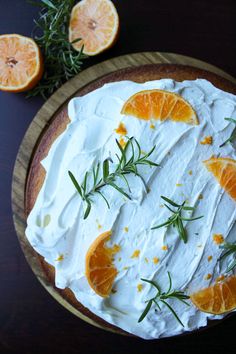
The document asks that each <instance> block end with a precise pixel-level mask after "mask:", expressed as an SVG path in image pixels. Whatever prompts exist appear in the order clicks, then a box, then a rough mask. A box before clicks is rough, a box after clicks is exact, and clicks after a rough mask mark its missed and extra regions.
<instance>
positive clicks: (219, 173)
mask: <svg viewBox="0 0 236 354" xmlns="http://www.w3.org/2000/svg"><path fill="white" fill-rule="evenodd" d="M203 163H204V165H205V167H206V168H207V169H208V171H210V172H211V173H212V174H213V176H214V177H215V178H216V179H217V181H218V183H219V184H220V186H221V187H222V188H224V190H225V191H226V192H227V193H228V194H229V195H230V196H231V198H233V199H234V200H235V201H236V160H233V159H230V158H227V157H211V158H210V159H209V160H206V161H203Z"/></svg>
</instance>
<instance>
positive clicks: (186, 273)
mask: <svg viewBox="0 0 236 354" xmlns="http://www.w3.org/2000/svg"><path fill="white" fill-rule="evenodd" d="M146 89H162V90H167V91H170V92H175V93H178V94H179V95H181V96H182V97H183V98H184V99H186V100H187V101H188V102H189V103H190V104H191V105H192V107H193V108H194V110H195V111H196V114H197V116H198V119H199V125H195V126H194V125H188V124H184V123H179V122H178V123H177V122H173V121H170V120H166V121H164V122H160V121H155V122H150V121H144V120H139V119H137V118H135V117H132V116H124V115H121V113H120V111H121V108H122V106H123V104H124V102H125V101H126V100H127V99H128V98H129V97H130V96H131V95H133V94H134V93H136V92H138V91H141V90H146ZM68 115H69V118H70V120H71V122H70V123H69V124H68V126H67V128H66V130H65V131H64V132H63V133H62V134H61V135H60V136H59V137H58V138H57V139H56V140H55V142H54V143H53V145H52V147H51V149H50V151H49V154H48V156H47V157H46V158H45V159H44V160H43V161H42V162H41V163H42V165H43V167H44V169H45V171H46V178H45V180H44V183H43V186H42V188H41V190H40V192H39V194H38V198H37V200H36V203H35V205H34V207H33V209H32V211H31V213H30V215H29V217H28V220H27V224H28V225H27V229H26V235H27V238H28V240H29V242H30V243H31V245H32V247H33V248H34V249H35V250H36V251H37V252H38V253H39V254H40V255H42V256H43V257H44V258H45V260H46V262H48V263H49V264H51V265H53V266H54V267H55V284H56V286H57V287H58V288H61V289H64V288H65V287H68V288H70V289H71V290H72V291H73V293H74V294H75V296H76V298H77V299H78V301H79V302H80V303H81V304H83V305H84V306H85V307H87V308H88V309H89V310H90V311H92V312H93V313H95V314H96V315H97V316H100V317H101V318H103V319H104V320H106V321H107V322H109V323H111V324H114V325H116V326H118V327H120V328H122V329H124V330H125V331H128V332H131V333H133V334H135V335H137V336H140V337H142V338H145V339H153V338H159V337H167V336H173V335H176V334H179V333H181V332H183V331H192V330H194V329H197V328H199V327H202V326H205V325H206V324H207V319H209V318H210V319H219V318H221V317H222V316H214V315H210V314H207V313H203V312H200V311H199V310H198V309H197V308H196V307H194V305H193V304H191V302H190V306H189V307H187V306H185V305H184V304H182V303H181V302H179V301H176V300H175V299H173V300H171V301H170V302H169V303H170V304H171V305H172V306H173V308H174V309H175V311H176V313H177V314H178V316H179V317H180V319H181V321H182V322H183V324H184V328H183V327H182V326H181V325H180V324H179V323H178V322H177V321H176V319H175V317H174V316H173V315H172V313H171V312H170V311H169V309H168V308H166V307H165V306H164V307H162V311H161V312H160V311H156V309H155V307H154V306H153V307H152V308H151V310H150V311H149V313H148V315H147V316H146V317H145V319H144V320H143V321H142V322H140V323H138V319H139V317H140V315H141V313H142V312H143V310H144V308H145V306H146V303H145V301H146V300H147V299H150V297H152V295H153V289H152V288H151V287H150V285H149V284H146V283H143V282H142V281H141V280H140V279H141V278H147V279H150V280H155V281H157V282H158V284H159V285H160V286H161V288H162V289H163V290H166V288H167V287H168V277H167V271H169V272H170V274H171V277H172V280H173V288H175V289H178V290H182V291H185V292H186V293H192V292H194V291H197V290H200V289H202V288H204V287H207V286H209V285H210V284H211V283H212V282H214V281H215V279H216V278H217V277H219V276H220V275H221V274H224V271H225V270H226V267H227V262H228V260H227V261H226V262H225V263H223V264H220V263H219V262H217V259H218V257H219V255H220V253H221V249H220V248H219V245H217V244H216V243H215V242H214V239H213V235H214V234H221V235H223V237H224V239H225V240H227V241H233V240H234V241H235V234H236V226H235V220H236V208H235V201H233V200H232V199H231V198H230V197H229V196H228V195H227V193H225V192H224V190H223V189H222V188H221V187H220V185H219V184H218V183H217V181H216V180H215V178H214V177H213V176H212V175H211V174H210V173H209V172H208V171H207V170H206V168H205V167H204V165H203V163H202V161H203V160H206V159H208V158H210V157H211V156H212V155H216V156H222V157H231V158H234V159H235V158H236V154H235V150H234V149H233V147H232V145H231V144H226V145H225V146H224V147H222V148H219V145H220V144H221V143H222V142H224V141H225V140H226V139H227V138H228V137H229V136H230V134H231V133H232V131H233V128H234V127H233V124H231V123H230V122H228V121H226V120H224V117H234V118H236V96H234V95H232V94H229V93H226V92H224V91H221V90H219V89H217V88H216V87H214V86H213V85H212V84H211V83H210V82H208V81H206V80H201V79H199V80H195V81H183V82H175V81H173V80H170V79H165V80H157V81H151V82H146V83H143V84H138V83H134V82H131V81H121V82H115V83H110V84H106V85H104V86H103V87H102V88H99V89H97V90H95V91H93V92H91V93H89V94H87V95H85V96H83V97H79V98H74V99H72V100H71V101H70V102H69V106H68ZM120 123H123V124H124V126H125V128H126V130H127V135H128V136H129V137H131V136H133V137H135V138H136V139H137V140H138V142H139V143H140V146H141V149H142V150H143V151H144V152H147V151H149V150H150V149H151V148H152V147H153V146H154V145H156V149H155V151H154V153H153V154H152V160H153V161H155V162H157V163H158V164H160V167H158V168H153V167H151V168H150V167H149V166H144V167H143V168H141V169H140V173H141V174H142V176H143V178H144V180H145V182H146V184H147V185H148V187H149V189H150V191H149V193H146V190H145V188H144V185H143V183H142V181H141V180H140V178H138V177H135V176H132V175H130V176H128V179H129V182H130V186H131V195H132V200H126V199H125V198H124V197H123V196H122V195H121V194H120V193H119V192H117V191H116V190H115V189H113V188H111V187H109V186H107V187H104V189H103V191H104V194H105V195H106V197H107V199H108V201H109V204H110V209H108V208H107V206H106V204H105V202H104V200H103V199H102V198H101V197H99V196H95V197H94V198H93V200H94V203H93V206H92V209H91V212H90V214H89V216H88V218H87V219H86V220H84V219H83V203H82V200H81V198H80V196H79V194H78V192H77V191H76V190H75V187H74V185H73V184H72V182H71V180H70V178H69V176H68V170H70V171H72V172H73V174H74V175H75V176H76V178H77V179H78V181H79V182H81V181H82V179H83V177H84V174H85V172H86V171H87V170H90V169H91V168H92V166H93V165H94V164H95V163H96V162H98V161H103V160H104V159H106V158H107V157H109V156H111V157H112V159H113V160H114V161H115V154H116V153H118V148H117V145H116V143H115V139H120V135H119V134H118V133H117V132H116V129H117V128H118V126H119V124H120ZM207 136H211V137H212V144H201V143H200V142H201V141H203V140H204V138H205V137H207ZM123 139H124V140H125V137H124V138H123ZM119 183H120V182H119ZM121 186H122V187H124V188H125V186H123V185H122V183H121ZM161 195H165V196H167V197H169V198H170V199H172V200H175V201H176V202H179V203H182V202H183V201H184V200H187V202H188V203H189V205H191V206H194V207H195V208H196V209H195V212H194V214H193V216H199V215H203V216H204V217H203V218H202V219H199V220H196V221H193V222H187V224H186V230H187V234H188V242H187V243H186V244H184V243H183V241H181V240H180V238H179V237H178V234H177V233H176V231H175V229H174V228H172V227H169V228H160V229H156V230H151V227H152V226H154V225H157V224H160V223H161V222H163V221H165V220H166V219H167V218H168V217H169V215H170V212H169V211H168V210H167V209H166V208H165V207H163V202H162V200H161ZM107 230H112V237H111V240H110V241H109V243H110V244H117V245H119V246H120V251H119V252H118V253H117V254H116V257H115V260H114V264H115V266H116V268H117V270H118V275H117V277H116V279H115V282H114V284H113V289H114V291H113V292H112V293H111V295H110V296H109V297H108V298H102V297H100V296H99V295H97V294H96V293H95V292H94V291H93V290H92V289H91V287H90V286H89V284H88V282H87V279H86V277H85V256H86V252H87V250H88V248H89V246H90V245H91V243H92V242H93V241H94V240H95V239H96V238H97V237H98V235H99V234H101V233H102V232H104V231H107ZM229 261H230V259H229ZM140 284H141V285H140Z"/></svg>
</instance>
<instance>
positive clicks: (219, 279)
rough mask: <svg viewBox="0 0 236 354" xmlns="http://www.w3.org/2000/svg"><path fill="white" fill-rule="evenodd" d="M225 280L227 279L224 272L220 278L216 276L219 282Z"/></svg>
mask: <svg viewBox="0 0 236 354" xmlns="http://www.w3.org/2000/svg"><path fill="white" fill-rule="evenodd" d="M223 280H225V275H223V274H222V275H219V276H218V278H216V281H217V282H220V281H223Z"/></svg>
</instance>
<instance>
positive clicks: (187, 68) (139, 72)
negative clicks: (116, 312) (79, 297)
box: [12, 52, 236, 333]
mask: <svg viewBox="0 0 236 354" xmlns="http://www.w3.org/2000/svg"><path fill="white" fill-rule="evenodd" d="M144 65H145V67H144ZM204 70H206V71H204ZM185 73H187V74H186V75H187V77H186V79H196V78H198V77H199V78H200V77H201V78H210V81H211V82H212V83H213V84H215V85H216V86H218V87H220V88H222V89H225V90H227V91H230V92H233V93H236V80H235V79H234V78H233V77H231V76H230V75H228V74H227V73H225V72H224V71H222V70H221V69H219V68H217V67H215V66H213V65H210V64H208V63H205V62H203V61H200V60H197V59H194V58H190V57H186V56H183V55H178V54H171V53H159V52H145V53H136V54H129V55H124V56H121V57H117V58H114V59H110V60H107V61H105V62H102V63H100V64H97V65H95V66H92V67H90V68H88V69H86V70H84V71H83V72H81V73H80V74H78V75H77V76H76V77H74V78H73V79H71V80H70V81H68V82H67V83H66V84H64V85H63V86H62V87H61V88H60V89H59V90H57V91H56V92H55V93H54V94H53V95H52V96H51V97H50V98H49V99H48V100H47V102H46V103H45V104H44V105H43V106H42V108H41V109H40V110H39V112H38V113H37V115H36V116H35V118H34V119H33V121H32V123H31V124H30V126H29V128H28V130H27V132H26V134H25V136H24V138H23V140H22V143H21V146H20V148H19V152H18V155H17V158H16V162H15V167H14V172H13V183H12V209H13V218H14V224H15V229H16V232H17V236H18V238H19V241H20V244H21V247H22V250H23V252H24V254H25V257H26V259H27V261H28V263H29V264H30V266H31V268H32V270H33V272H34V273H35V275H36V276H37V278H38V279H39V281H40V282H41V284H42V285H43V286H44V287H45V288H46V289H47V290H48V292H49V293H50V294H51V295H52V296H53V297H54V298H55V299H56V300H57V301H58V302H59V303H60V304H61V305H63V306H64V307H65V308H67V309H68V310H69V311H71V312H72V313H74V314H75V315H76V316H78V317H80V318H82V319H83V320H85V321H87V322H89V323H91V324H93V325H95V326H98V327H101V328H104V329H109V330H112V331H115V332H118V333H122V331H120V330H118V329H116V328H113V327H112V326H111V327H110V326H106V323H104V322H103V321H99V320H98V319H91V318H90V317H88V316H89V314H88V313H86V312H84V311H81V310H80V308H79V307H78V306H75V302H74V301H70V299H69V297H67V296H65V293H63V291H59V290H58V289H56V288H55V287H54V286H53V282H52V281H51V279H50V277H48V275H47V274H46V272H45V271H44V269H43V267H42V260H40V257H39V256H38V254H37V253H36V252H35V251H34V250H33V248H32V247H31V246H30V244H29V243H28V241H27V238H26V236H25V228H26V215H27V214H28V212H29V211H30V209H31V208H32V205H29V203H28V202H27V201H26V200H25V191H26V188H28V186H27V176H28V173H29V171H30V173H31V174H32V165H34V164H39V160H38V161H35V158H34V156H35V155H34V152H35V151H38V152H40V153H39V154H38V156H43V154H45V153H46V151H43V149H44V146H43V143H42V142H43V139H45V136H47V131H48V130H49V129H48V127H51V126H52V125H53V124H54V125H55V124H57V121H58V120H59V117H60V115H61V113H63V112H66V103H67V101H68V100H69V99H70V98H71V97H73V96H78V95H83V94H85V93H87V92H89V91H91V90H93V89H95V88H97V87H100V86H102V85H103V84H104V83H106V82H111V81H119V80H121V78H125V79H126V80H128V79H130V80H134V81H135V78H136V77H138V78H139V79H138V80H137V81H141V82H142V81H148V80H152V79H157V78H172V79H177V80H178V77H179V76H183V75H185ZM41 150H42V152H41ZM31 162H32V163H31ZM32 193H33V189H32ZM26 202H27V203H26Z"/></svg>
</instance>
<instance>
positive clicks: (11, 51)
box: [0, 34, 43, 92]
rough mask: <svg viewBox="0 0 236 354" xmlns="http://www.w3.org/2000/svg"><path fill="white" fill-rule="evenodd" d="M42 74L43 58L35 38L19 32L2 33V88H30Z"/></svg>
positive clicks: (0, 73) (13, 89) (17, 90)
mask: <svg viewBox="0 0 236 354" xmlns="http://www.w3.org/2000/svg"><path fill="white" fill-rule="evenodd" d="M42 75H43V58H42V54H41V52H40V49H39V47H38V45H37V44H36V43H35V42H34V41H33V39H31V38H28V37H24V36H21V35H19V34H3V35H0V90H3V91H9V92H22V91H27V90H30V89H32V88H33V87H34V86H35V85H36V84H37V83H38V82H39V80H40V79H41V77H42Z"/></svg>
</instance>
